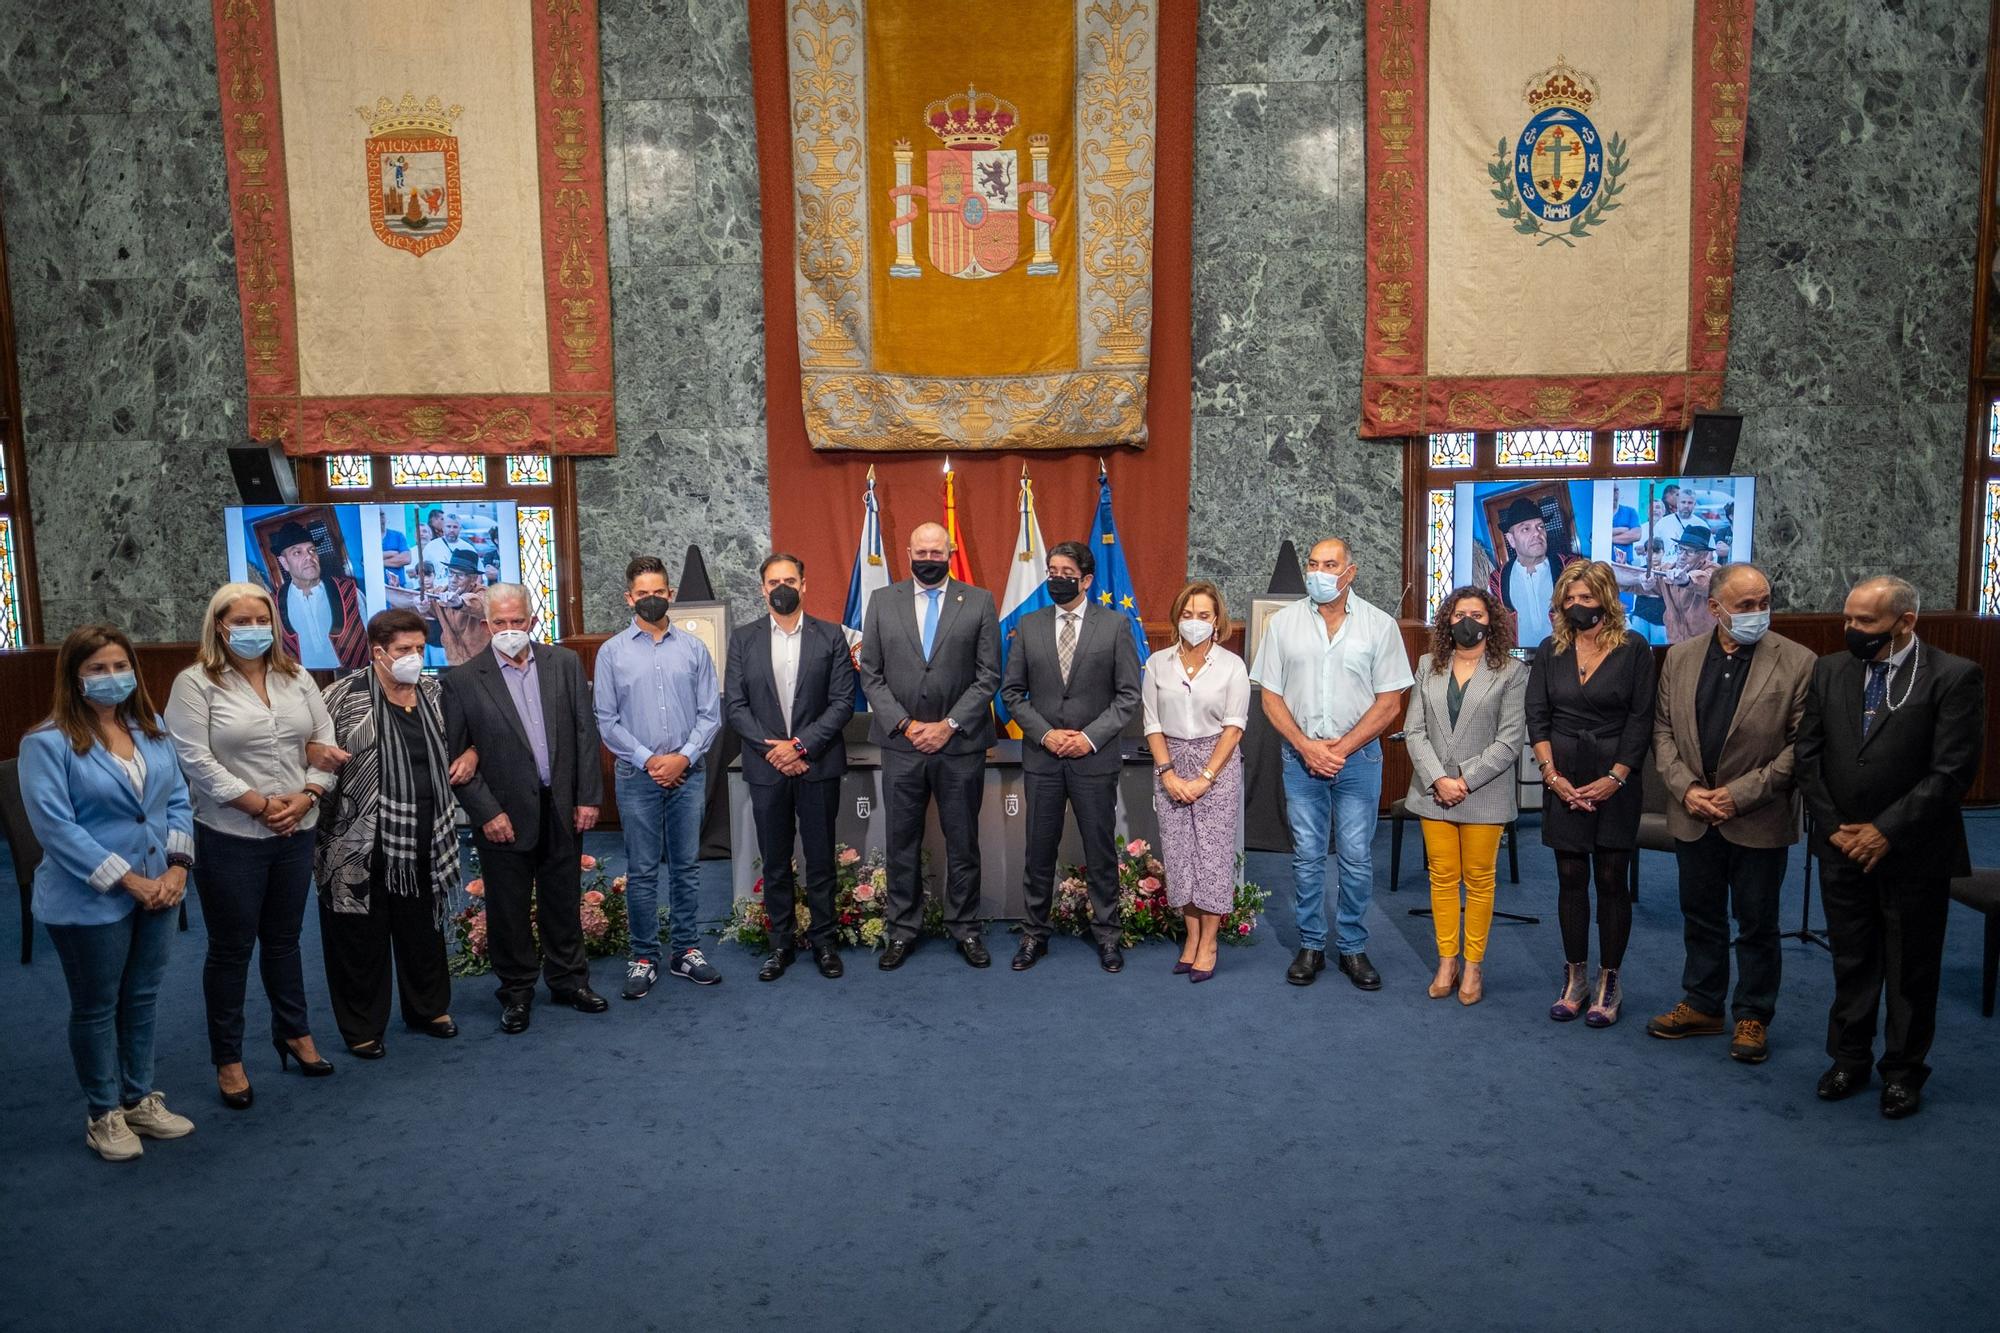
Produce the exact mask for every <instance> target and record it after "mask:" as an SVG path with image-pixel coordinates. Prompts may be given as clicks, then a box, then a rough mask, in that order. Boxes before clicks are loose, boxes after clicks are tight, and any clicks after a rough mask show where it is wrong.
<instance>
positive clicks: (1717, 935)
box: [1674, 829, 1787, 1024]
mask: <svg viewBox="0 0 2000 1333" xmlns="http://www.w3.org/2000/svg"><path fill="white" fill-rule="evenodd" d="M1786 853H1787V849H1786V848H1783V847H1738V846H1737V845H1736V844H1735V843H1733V842H1731V841H1729V839H1727V838H1725V837H1723V836H1722V834H1721V833H1719V832H1717V831H1716V830H1715V829H1709V830H1708V831H1707V832H1705V833H1703V834H1702V835H1701V837H1700V838H1698V839H1696V840H1695V841H1694V842H1682V841H1681V840H1680V839H1678V838H1676V839H1675V840H1674V854H1675V856H1677V857H1678V858H1679V860H1680V867H1681V933H1682V936H1683V938H1684V939H1685V940H1686V941H1687V965H1686V966H1685V967H1684V968H1682V970H1681V988H1682V989H1683V990H1685V991H1686V992H1687V1002H1688V1006H1689V1007H1690V1008H1693V1009H1699V1010H1700V1011H1701V1012H1702V1013H1704V1014H1717V1015H1719V1014H1721V1013H1722V1006H1723V1004H1724V1002H1725V1001H1727V1000H1728V998H1729V914H1730V909H1731V908H1732V907H1733V908H1734V909H1735V912H1736V1003H1735V1005H1734V1006H1732V1008H1731V1010H1730V1017H1731V1018H1733V1019H1734V1020H1735V1021H1737V1022H1739V1023H1740V1022H1742V1021H1743V1020H1744V1019H1746V1018H1750V1019H1755V1020H1756V1021H1757V1022H1759V1023H1765V1024H1768V1023H1769V1022H1770V1021H1771V1018H1772V1015H1774V1014H1775V1013H1776V1012H1777V1009H1778V977H1779V973H1780V969H1781V967H1782V963H1781V961H1780V955H1779V951H1778V891H1779V889H1780V887H1781V886H1782V885H1783V884H1784V882H1785V858H1786Z"/></svg>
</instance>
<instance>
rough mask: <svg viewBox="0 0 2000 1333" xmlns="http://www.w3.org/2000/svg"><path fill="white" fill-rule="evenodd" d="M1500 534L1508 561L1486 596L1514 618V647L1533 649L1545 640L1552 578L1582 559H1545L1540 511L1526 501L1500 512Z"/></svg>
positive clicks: (1566, 554)
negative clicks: (1516, 644) (1505, 546)
mask: <svg viewBox="0 0 2000 1333" xmlns="http://www.w3.org/2000/svg"><path fill="white" fill-rule="evenodd" d="M1500 534H1501V540H1503V541H1504V542H1505V543H1506V544H1507V561H1506V563H1505V564H1503V565H1501V566H1500V568H1498V569H1496V570H1494V571H1493V577H1492V578H1491V579H1490V580H1489V581H1488V582H1487V585H1486V590H1487V591H1488V592H1490V593H1492V594H1493V596H1494V597H1496V598H1498V599H1499V602H1500V605H1502V606H1504V607H1506V608H1507V609H1508V610H1509V611H1512V612H1513V613H1514V624H1515V629H1514V634H1515V641H1516V642H1517V643H1519V644H1520V646H1521V647H1523V648H1538V647H1540V646H1541V642H1542V640H1543V639H1546V638H1548V637H1549V626H1550V615H1551V613H1552V608H1551V607H1550V605H1549V604H1550V602H1551V601H1553V600H1554V598H1555V591H1556V572H1557V571H1558V570H1560V569H1561V568H1562V567H1563V566H1564V565H1567V564H1569V563H1570V562H1571V561H1572V560H1581V559H1583V557H1582V556H1580V555H1578V554H1577V553H1576V552H1574V551H1558V552H1556V553H1555V555H1554V556H1551V555H1550V554H1549V530H1548V522H1547V520H1546V519H1544V518H1543V516H1542V510H1541V506H1539V505H1537V504H1536V503H1535V502H1534V501H1533V500H1530V499H1528V498H1527V497H1526V496H1521V497H1518V498H1517V499H1515V500H1513V501H1512V502H1510V503H1509V504H1508V506H1507V507H1506V508H1505V509H1503V510H1501V511H1500Z"/></svg>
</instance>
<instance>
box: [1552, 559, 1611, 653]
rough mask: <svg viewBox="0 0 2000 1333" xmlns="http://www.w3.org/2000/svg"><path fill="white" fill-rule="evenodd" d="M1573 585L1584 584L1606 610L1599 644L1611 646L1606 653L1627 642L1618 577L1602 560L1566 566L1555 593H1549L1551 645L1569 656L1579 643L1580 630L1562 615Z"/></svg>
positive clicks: (1578, 562)
mask: <svg viewBox="0 0 2000 1333" xmlns="http://www.w3.org/2000/svg"><path fill="white" fill-rule="evenodd" d="M1572 583H1581V584H1582V585H1583V586H1584V587H1586V588H1588V589H1589V590H1590V591H1591V592H1592V593H1594V594H1595V595H1596V597H1597V604H1598V605H1599V606H1600V607H1602V608H1604V625H1603V628H1602V629H1600V630H1599V631H1598V636H1597V637H1598V641H1599V642H1600V643H1603V644H1605V645H1607V647H1606V648H1605V651H1606V652H1609V651H1610V650H1611V649H1613V648H1616V647H1617V646H1618V645H1619V644H1621V643H1623V642H1625V608H1624V606H1623V605H1622V604H1621V603H1620V602H1619V600H1618V575H1617V574H1616V573H1615V572H1614V571H1613V570H1612V568H1611V566H1609V565H1607V564H1605V563H1604V562H1603V561H1602V560H1577V561H1574V562H1572V563H1570V564H1567V565H1564V566H1563V567H1562V569H1561V570H1560V571H1559V572H1558V573H1557V574H1556V586H1555V591H1554V592H1552V593H1550V594H1549V642H1550V643H1551V644H1553V645H1554V647H1555V651H1556V652H1558V653H1566V652H1568V651H1569V650H1570V647H1571V646H1572V645H1573V644H1574V643H1575V642H1576V631H1575V630H1573V629H1571V628H1570V625H1569V617H1567V616H1565V615H1564V614H1563V612H1562V606H1563V594H1564V593H1565V592H1566V591H1568V589H1569V585H1570V584H1572Z"/></svg>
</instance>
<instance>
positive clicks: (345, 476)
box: [326, 454, 375, 491]
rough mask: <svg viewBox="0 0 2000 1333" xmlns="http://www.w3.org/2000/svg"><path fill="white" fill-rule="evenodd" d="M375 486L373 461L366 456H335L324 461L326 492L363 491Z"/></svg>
mask: <svg viewBox="0 0 2000 1333" xmlns="http://www.w3.org/2000/svg"><path fill="white" fill-rule="evenodd" d="M374 484H375V460H374V459H373V458H370V457H369V456H368V455H367V454H335V455H334V456H333V457H331V458H329V459H327V460H326V485H327V489H328V490H335V491H365V490H367V489H368V488H369V487H370V486H373V485H374Z"/></svg>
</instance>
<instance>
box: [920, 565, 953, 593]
mask: <svg viewBox="0 0 2000 1333" xmlns="http://www.w3.org/2000/svg"><path fill="white" fill-rule="evenodd" d="M910 573H911V574H913V575H914V576H915V577H916V580H917V582H919V583H921V584H923V585H924V586H925V587H926V588H933V587H936V586H937V585H938V584H940V583H943V582H944V580H945V576H946V575H947V574H949V573H951V562H950V561H949V560H912V561H911V562H910Z"/></svg>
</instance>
